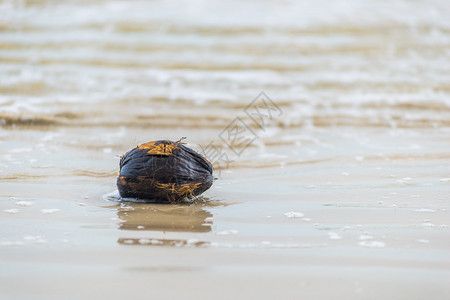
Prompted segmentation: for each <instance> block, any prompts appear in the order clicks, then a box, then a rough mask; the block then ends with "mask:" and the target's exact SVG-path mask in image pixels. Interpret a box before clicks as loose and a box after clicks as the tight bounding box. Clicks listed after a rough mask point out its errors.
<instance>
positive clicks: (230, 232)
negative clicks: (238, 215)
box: [216, 229, 239, 235]
mask: <svg viewBox="0 0 450 300" xmlns="http://www.w3.org/2000/svg"><path fill="white" fill-rule="evenodd" d="M238 232H239V231H237V230H235V229H229V230H222V231H219V232H217V233H216V234H217V235H230V234H237V233H238Z"/></svg>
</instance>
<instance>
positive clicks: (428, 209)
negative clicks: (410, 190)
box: [413, 208, 436, 213]
mask: <svg viewBox="0 0 450 300" xmlns="http://www.w3.org/2000/svg"><path fill="white" fill-rule="evenodd" d="M413 211H416V212H429V213H435V212H436V211H435V210H434V209H430V208H418V209H415V210H413Z"/></svg>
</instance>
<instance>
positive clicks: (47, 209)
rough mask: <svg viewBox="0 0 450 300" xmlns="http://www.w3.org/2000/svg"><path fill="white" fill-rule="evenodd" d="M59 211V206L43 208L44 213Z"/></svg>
mask: <svg viewBox="0 0 450 300" xmlns="http://www.w3.org/2000/svg"><path fill="white" fill-rule="evenodd" d="M58 211H59V208H44V209H41V213H43V214H53V213H55V212H58Z"/></svg>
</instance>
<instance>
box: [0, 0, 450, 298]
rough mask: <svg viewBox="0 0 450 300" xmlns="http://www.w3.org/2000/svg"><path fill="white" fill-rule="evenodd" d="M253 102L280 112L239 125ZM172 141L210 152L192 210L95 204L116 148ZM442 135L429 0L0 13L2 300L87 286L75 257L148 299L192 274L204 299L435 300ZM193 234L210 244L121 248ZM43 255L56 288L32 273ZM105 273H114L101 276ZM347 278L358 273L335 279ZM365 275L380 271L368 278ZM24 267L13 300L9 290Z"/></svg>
mask: <svg viewBox="0 0 450 300" xmlns="http://www.w3.org/2000/svg"><path fill="white" fill-rule="evenodd" d="M261 92H264V93H265V95H267V97H268V98H270V99H271V101H273V103H275V104H276V106H277V108H278V109H279V112H280V113H279V114H277V115H276V116H274V117H273V118H272V119H271V122H270V123H268V124H267V126H264V128H259V127H258V126H257V124H255V120H253V119H252V118H250V117H249V115H247V114H246V113H245V109H246V107H247V106H248V105H249V104H250V103H251V102H252V101H253V100H254V99H255V98H256V97H257V96H258V95H260V93H261ZM237 117H239V118H240V119H239V120H241V121H242V123H244V124H246V125H247V126H248V127H249V128H250V129H251V130H252V131H253V133H254V137H255V138H254V139H253V140H252V142H251V143H249V144H248V147H247V148H245V149H244V151H242V152H239V153H236V152H234V151H233V149H230V148H228V147H227V145H226V143H225V142H224V139H223V137H224V134H225V135H226V134H227V131H226V129H227V128H228V127H227V126H229V125H230V124H233V123H232V122H233V121H234V120H235V119H236V118H237ZM184 136H186V137H188V139H187V140H186V142H187V143H188V146H190V147H193V148H195V149H196V150H197V151H199V152H202V151H203V150H202V149H205V148H207V146H208V145H214V146H215V147H216V148H217V149H220V150H221V151H222V152H223V153H225V154H226V155H227V158H228V159H227V161H226V164H225V165H224V163H223V161H222V164H221V165H220V164H219V162H220V161H216V162H215V164H216V176H217V177H218V178H219V179H218V180H217V181H216V182H215V184H214V185H213V187H212V188H211V190H209V191H208V192H207V193H206V194H205V196H206V197H207V199H209V200H210V201H209V202H208V201H207V203H204V204H203V205H198V206H188V207H186V206H180V207H178V206H174V207H161V206H145V205H137V204H136V205H125V204H122V205H121V204H116V203H115V202H113V201H109V200H110V198H111V197H113V196H111V195H114V193H113V194H109V196H106V197H105V199H106V200H105V199H104V197H102V196H103V195H104V194H107V193H109V192H113V191H114V190H115V178H116V176H117V171H118V162H119V158H118V157H119V156H120V155H122V154H123V153H125V152H126V151H128V150H129V149H131V148H132V147H134V146H136V145H138V144H140V143H144V142H148V141H151V140H157V139H172V140H178V139H180V138H181V137H184ZM449 136H450V2H449V1H447V0H414V1H410V0H390V1H385V0H382V1H369V0H345V1H344V0H338V1H325V0H317V1H293V0H283V1H269V0H263V1H252V0H248V1H235V0H232V1H204V0H190V1H162V0H155V1H137V0H131V1H106V0H99V1H83V0H79V1H75V0H73V1H71V0H61V1H38V0H35V1H14V0H11V1H8V0H3V1H0V197H1V202H0V203H1V207H0V208H1V209H2V211H1V213H2V219H3V220H2V222H4V224H3V226H2V229H1V230H2V234H1V236H0V243H1V244H0V251H3V253H4V255H5V257H7V259H6V264H5V268H3V272H2V271H0V273H1V274H2V279H3V282H5V283H9V284H5V286H4V287H2V290H3V291H5V293H8V294H6V295H9V296H11V295H22V296H23V295H25V296H30V295H34V296H36V295H41V296H42V295H44V294H42V293H43V289H44V288H43V287H46V285H45V283H44V281H45V280H52V281H53V280H56V282H57V279H58V278H59V279H60V280H63V281H62V282H61V285H60V288H61V289H69V290H70V289H71V288H73V287H74V286H71V285H68V284H67V282H68V281H69V280H74V282H78V283H80V284H84V283H86V282H85V281H83V280H82V278H83V276H77V275H76V274H78V273H77V272H78V271H77V270H78V269H77V267H75V265H76V264H78V265H80V264H81V265H83V264H85V267H86V272H85V273H84V274H87V273H92V272H93V271H98V272H101V273H99V274H103V275H102V276H106V273H108V276H109V277H107V278H108V279H109V280H110V282H115V281H114V280H118V279H119V278H121V276H122V275H123V274H124V272H125V273H126V274H128V275H129V276H131V277H130V278H133V280H135V281H136V282H138V283H139V282H141V281H140V280H141V279H143V278H145V276H144V277H141V276H140V275H142V274H144V273H145V274H146V275H148V274H150V275H151V276H153V275H155V274H157V275H158V276H156V277H157V278H155V277H152V280H154V282H155V284H156V287H154V291H155V293H160V294H158V295H159V296H164V295H165V296H167V295H172V296H179V294H177V293H176V292H177V291H176V290H173V289H171V288H170V287H166V286H164V285H161V282H165V281H164V280H165V279H167V278H166V276H168V275H170V276H172V277H173V276H175V277H173V278H176V279H178V280H179V282H180V281H184V282H185V283H188V284H186V285H185V286H184V287H183V288H184V289H186V290H187V291H191V292H192V293H191V294H189V293H187V294H185V295H184V296H187V298H189V295H191V296H193V295H195V293H194V288H195V287H198V284H197V283H199V282H193V281H192V280H190V279H189V278H191V277H189V275H190V274H191V272H197V273H195V274H197V275H199V276H201V278H203V280H204V281H205V282H207V284H206V286H208V284H209V286H210V287H211V289H210V290H208V289H207V288H206V289H205V288H204V286H203V289H202V290H203V291H204V292H205V293H206V294H208V295H213V296H215V297H216V298H217V297H219V298H220V295H217V291H218V290H220V289H221V285H220V284H221V282H224V280H225V282H227V281H226V280H231V281H228V283H230V284H235V285H236V286H239V287H240V288H238V289H239V290H240V291H242V293H243V295H247V296H250V295H254V294H253V291H254V289H255V288H257V289H259V291H260V292H259V294H257V295H258V297H259V298H260V299H264V297H267V298H271V297H272V296H274V297H275V296H276V295H279V293H281V295H286V296H287V295H289V296H292V295H296V292H295V289H294V288H293V287H297V288H300V287H305V286H309V287H312V289H310V290H308V291H309V292H308V293H306V295H310V296H311V295H313V296H314V295H316V296H317V294H315V292H318V291H320V290H321V289H320V288H319V289H317V287H318V286H321V284H322V283H323V284H327V286H328V284H330V291H331V290H334V291H335V292H336V293H337V294H336V293H335V294H333V295H341V296H342V297H345V298H347V299H348V298H349V297H348V296H349V294H347V293H346V291H351V295H357V294H358V295H359V294H360V293H362V292H364V291H365V292H366V294H365V298H366V299H368V296H378V299H379V298H383V296H386V295H388V296H392V295H394V296H395V297H394V298H397V299H398V298H403V297H406V298H409V299H414V297H419V298H421V297H422V299H423V297H425V295H430V293H435V294H434V295H437V296H438V297H439V296H443V295H445V293H448V287H445V280H447V279H448V278H449V277H448V276H449V273H448V270H449V268H450V267H449V261H450V258H449V256H448V253H449V251H448V249H449V247H450V245H449V242H448V240H450V239H449V233H448V229H447V224H448V217H449V216H448V209H449V208H450V207H449V200H450V199H449V194H450V193H449V182H450V179H449V177H450V139H449ZM113 198H114V197H113ZM55 209H56V210H55ZM292 213H294V214H292ZM295 213H297V214H295ZM292 219H295V220H296V221H299V222H300V224H299V223H298V222H297V223H292V222H291V221H292ZM142 232H145V234H143V233H142ZM167 232H169V233H167ZM170 232H172V233H170ZM141 238H145V240H143V241H144V242H142V241H141V240H140V239H141ZM153 238H155V239H157V240H152V239H153ZM140 241H141V242H140ZM172 241H175V242H172ZM177 241H178V242H177ZM197 241H201V242H202V243H203V242H205V243H206V244H207V245H209V246H210V247H213V248H214V247H218V248H219V249H221V250H220V251H219V252H214V251H212V250H211V251H208V250H207V249H203V248H202V249H201V250H199V249H191V248H189V249H183V250H184V252H183V253H179V252H173V251H175V250H170V251H169V250H164V251H168V252H164V251H162V250H153V251H156V252H148V251H149V249H145V250H141V248H139V250H137V248H127V247H125V248H120V246H123V245H127V244H129V245H130V246H129V247H133V246H132V245H134V244H136V243H137V244H139V243H140V244H150V245H152V244H157V245H158V243H159V244H163V245H169V246H170V245H172V246H173V245H178V246H181V247H183V246H186V245H191V246H192V245H197ZM330 243H331V244H330ZM67 245H69V246H67ZM198 245H205V244H198ZM43 247H46V248H43ZM76 247H79V248H76ZM367 247H369V248H377V250H378V251H382V250H386V252H377V253H375V252H370V254H368V252H365V250H367V249H366V248H367ZM424 247H428V248H424ZM248 248H250V249H253V250H245V249H248ZM286 248H288V249H290V250H286V251H288V252H277V251H275V252H269V253H270V255H269V256H264V255H263V254H262V253H260V252H258V251H266V250H267V249H286ZM378 248H380V249H381V250H380V249H378ZM76 249H78V250H76ZM208 249H209V248H208ZM223 249H226V250H223ZM228 249H235V250H228ZM236 249H237V250H236ZM243 249H244V250H243ZM255 249H256V250H255ZM292 249H297V250H298V249H301V251H302V252H301V253H294V252H291V251H293V250H292ZM307 249H312V250H311V251H310V250H307ZM408 249H410V250H411V249H412V250H411V251H409V250H408ZM49 250H51V251H53V253H54V257H55V258H51V257H49V256H48V255H47V252H46V251H49ZM84 250H89V251H91V252H90V253H91V254H86V252H83V251H84ZM64 251H68V252H67V254H64V253H65V252H64ZM198 251H201V252H200V254H199V252H198ZM217 251H218V250H217ZM228 251H235V252H231V253H233V254H234V255H236V256H235V257H236V260H231V258H230V257H229V256H227V254H229V252H228ZM246 251H254V252H246ZM267 251H269V250H267ZM408 251H409V252H408ZM97 252H103V253H108V255H109V256H108V257H109V258H110V259H108V258H104V259H103V260H102V259H100V260H98V256H95V255H92V253H97ZM31 253H33V255H35V258H34V259H33V258H30V257H32V256H29V255H31ZM132 253H133V255H131V256H133V257H135V258H136V260H127V259H125V258H124V257H128V256H130V254H132ZM264 253H266V254H267V253H268V252H264ZM134 254H136V255H134ZM249 254H250V256H249ZM255 254H260V256H258V255H256V256H254V255H255ZM286 254H289V255H290V256H289V255H288V256H289V258H286ZM298 254H301V255H298ZM66 255H70V257H71V261H73V263H68V262H67V260H65V258H67V257H66ZM153 255H156V256H158V255H159V260H158V259H156V260H152V259H151V257H154V256H153ZM131 256H130V257H131ZM184 256H186V257H189V258H190V259H191V260H190V261H189V262H186V261H184V260H182V258H183V257H184ZM200 256H203V257H206V258H207V259H206V260H205V261H203V260H201V259H200ZM23 257H28V258H27V259H25V261H27V263H29V264H31V265H33V266H34V267H35V268H36V271H35V273H33V272H31V273H27V272H28V271H26V269H25V267H24V259H23ZM137 257H141V258H145V259H146V260H145V259H144V260H138V259H137ZM248 257H253V259H254V261H253V260H251V259H250V260H248ZM350 257H354V258H356V262H355V261H354V260H352V259H350ZM368 257H369V259H368V260H366V259H367V258H368ZM130 259H131V258H130ZM290 259H292V260H290ZM55 261H56V262H59V263H62V264H64V267H65V269H64V270H65V271H64V272H68V273H67V274H69V275H64V276H63V275H62V274H63V273H64V272H63V273H61V272H62V271H61V270H60V269H58V268H56V267H54V268H51V269H50V270H47V269H45V267H44V266H46V265H47V264H48V263H49V262H55ZM98 261H99V262H98ZM90 262H96V263H94V265H89V264H90ZM253 263H254V264H255V265H259V266H263V267H265V268H266V270H270V272H259V271H258V270H259V269H258V270H257V269H255V268H254V265H253ZM114 264H116V265H119V266H121V269H120V270H118V269H107V270H108V271H107V272H106V273H105V272H104V271H105V268H110V266H111V265H114ZM141 264H143V265H144V267H142V268H140V267H138V265H141ZM305 264H306V265H307V266H308V268H309V270H312V271H311V272H312V273H307V272H306V271H300V269H301V270H304V268H303V267H304V266H305ZM330 265H331V267H330ZM349 265H350V266H352V270H360V271H361V270H362V271H361V272H359V271H358V272H357V271H351V272H350V273H348V274H350V275H348V277H346V279H343V281H339V280H341V279H339V278H342V277H341V275H342V272H345V270H347V271H348V269H347V267H348V266H349ZM374 265H383V266H384V268H381V269H379V270H378V271H377V272H375V273H371V272H372V271H370V270H373V269H372V268H373V267H374ZM228 266H231V267H230V269H227V267H228ZM411 266H416V267H411ZM294 267H295V268H297V267H298V269H295V268H294ZM211 268H212V269H214V270H217V269H219V270H222V271H223V268H225V270H226V271H224V272H218V273H217V272H212V273H211V272H210V270H211ZM321 268H322V269H321ZM323 268H325V270H327V272H325V273H327V274H328V275H326V276H325V275H324V277H323V276H322V277H321V274H322V275H323V273H322V271H321V270H323ZM358 268H359V269H358ZM410 268H412V269H413V271H417V272H410ZM205 270H208V271H205ZM139 272H140V273H139ZM142 272H144V273H142ZM364 272H366V273H364ZM169 273H170V274H169ZM42 274H46V275H45V276H44V277H42V278H43V279H41V280H42V281H38V283H37V284H35V285H29V286H28V287H29V289H28V291H29V292H28V293H29V294H26V293H27V292H25V290H23V291H20V290H21V289H20V288H19V286H21V282H22V281H21V280H19V278H36V276H37V275H39V276H41V275H42ZM64 274H66V273H64ZM92 274H96V273H95V272H94V273H92ZM270 274H272V275H270ZM311 274H313V276H312V277H311V276H310V275H311ZM361 274H366V275H361ZM367 274H375V275H373V276H372V275H367ZM412 274H418V275H417V276H416V277H414V276H415V275H414V276H413V275H412ZM203 275H205V276H203ZM27 276H29V277H27ZM92 276H94V275H92ZM251 276H255V277H253V278H257V279H255V280H250V281H248V280H247V278H248V277H251ZM258 276H259V277H258ZM274 276H276V278H278V279H276V278H275V277H274ZM84 278H85V280H87V281H89V280H90V278H91V279H92V277H89V276H86V277H84ZM227 278H228V279H227ZM230 278H234V279H230ZM244 278H245V280H244ZM293 278H298V280H299V281H298V282H293V281H292V280H293ZM33 280H34V279H33ZM64 280H67V282H66V281H64ZM158 280H159V281H158ZM208 280H210V281H208ZM265 280H267V283H268V285H264V284H259V282H266V281H265ZM30 281H31V280H30ZM130 282H131V281H128V283H130ZM208 282H209V283H208ZM244 282H245V284H244ZM330 282H332V283H330ZM355 282H359V283H358V284H356V283H355ZM141 283H142V282H141ZM447 283H448V281H447ZM341 284H343V286H346V287H347V288H345V287H344V288H342V285H341ZM144 285H145V284H144ZM270 285H272V286H273V287H274V289H273V290H272V289H269V286H270ZM101 286H102V287H103V288H104V289H101V290H103V291H106V290H108V291H110V293H111V295H113V296H114V295H117V294H118V293H119V292H120V291H119V290H118V285H117V288H115V287H114V284H112V285H108V284H107V283H105V284H103V285H101ZM158 286H159V287H160V288H159V289H158ZM266 286H267V288H265V287H266ZM362 286H363V287H362ZM212 287H214V289H213V288H212ZM141 289H142V286H139V287H138V286H136V289H135V290H134V292H135V293H138V292H139V291H141ZM95 290H96V289H95V288H94V287H93V288H92V289H89V288H87V289H85V290H84V293H85V295H88V296H89V295H93V293H94V294H95ZM51 291H52V293H53V294H51V295H58V293H59V291H60V290H59V289H58V287H56V288H55V287H53V290H52V289H51ZM368 291H370V293H367V292H368ZM77 292H79V291H77ZM21 293H22V294H21ZM23 293H25V294H23ZM33 293H36V294H33ZM39 293H41V294H39ZM166 293H168V294H166ZM173 293H175V294H173ZM324 293H325V291H324ZM339 293H341V294H339ZM342 293H343V294H342ZM380 293H381V294H380ZM383 293H385V294H383ZM119 294H120V293H119ZM323 295H325V296H324V298H329V297H328V296H330V294H326V293H325V294H323ZM222 296H223V297H231V296H233V291H231V290H229V291H228V292H225V293H224V294H223V295H222ZM160 298H161V297H160ZM315 298H316V299H317V297H315ZM350 298H351V297H350ZM369 298H370V297H369ZM384 298H385V297H384ZM419 298H418V299H419ZM161 299H162V298H161ZM272 299H273V298H272Z"/></svg>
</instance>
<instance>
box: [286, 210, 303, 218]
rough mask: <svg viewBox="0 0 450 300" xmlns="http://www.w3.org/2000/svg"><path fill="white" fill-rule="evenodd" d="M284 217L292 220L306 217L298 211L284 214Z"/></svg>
mask: <svg viewBox="0 0 450 300" xmlns="http://www.w3.org/2000/svg"><path fill="white" fill-rule="evenodd" d="M284 215H285V216H286V217H288V218H290V219H292V218H301V217H303V216H304V214H303V213H301V212H297V211H289V212H286V213H284Z"/></svg>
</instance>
